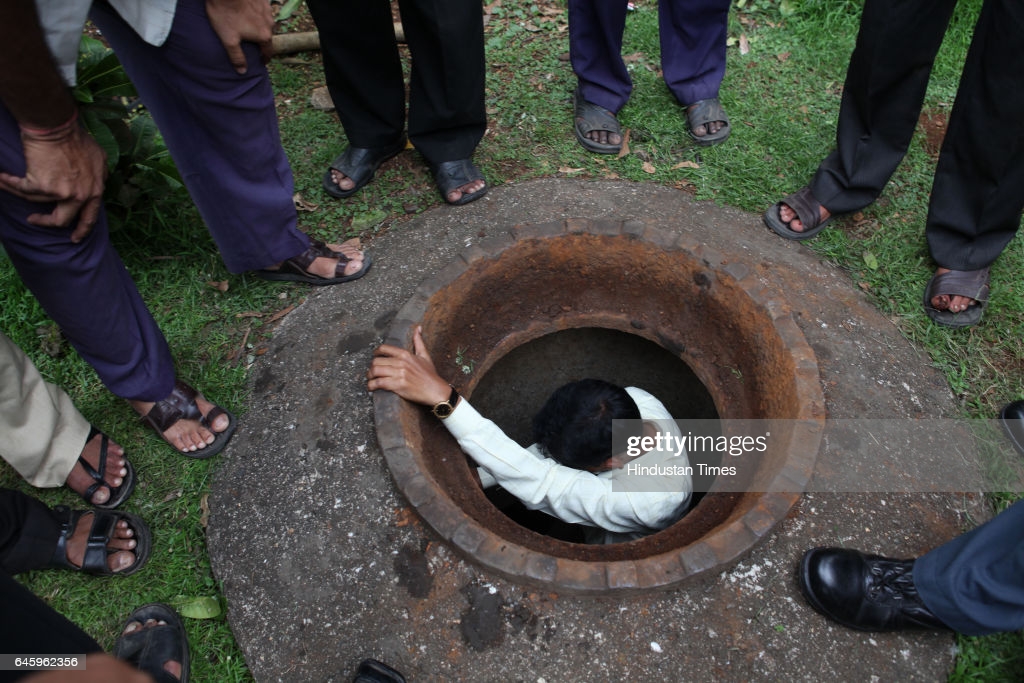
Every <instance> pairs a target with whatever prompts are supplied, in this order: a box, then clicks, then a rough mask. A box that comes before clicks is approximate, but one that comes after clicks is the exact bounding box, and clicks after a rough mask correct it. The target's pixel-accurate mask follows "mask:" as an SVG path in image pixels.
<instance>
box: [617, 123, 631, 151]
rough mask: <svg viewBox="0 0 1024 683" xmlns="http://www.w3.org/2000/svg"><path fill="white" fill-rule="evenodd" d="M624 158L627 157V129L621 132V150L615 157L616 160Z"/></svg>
mask: <svg viewBox="0 0 1024 683" xmlns="http://www.w3.org/2000/svg"><path fill="white" fill-rule="evenodd" d="M624 156H629V128H627V129H625V130H624V131H622V149H620V150H619V153H618V154H617V155H616V156H615V158H616V159H621V158H622V157H624Z"/></svg>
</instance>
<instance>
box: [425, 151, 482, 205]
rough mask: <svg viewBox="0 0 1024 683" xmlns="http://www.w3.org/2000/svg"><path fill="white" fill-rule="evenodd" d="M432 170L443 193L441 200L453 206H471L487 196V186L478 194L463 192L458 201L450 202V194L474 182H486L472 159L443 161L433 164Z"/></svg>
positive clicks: (477, 192) (478, 191) (435, 180)
mask: <svg viewBox="0 0 1024 683" xmlns="http://www.w3.org/2000/svg"><path fill="white" fill-rule="evenodd" d="M430 170H431V172H432V173H433V174H434V182H435V183H437V189H438V190H439V191H440V192H441V198H442V199H444V200H445V201H446V202H448V203H449V204H452V205H453V206H462V205H463V204H469V203H470V202H473V201H476V200H477V199H480V198H481V197H483V196H484V195H485V194H487V185H486V184H485V185H484V186H483V187H482V188H480V189H479V190H477V191H476V192H470V193H466V192H463V193H462V196H461V197H459V198H458V199H457V200H456V201H454V202H450V201H448V193H449V192H453V191H454V190H457V189H459V188H460V187H462V186H463V185H466V184H467V183H471V182H473V181H474V180H484V174H483V173H482V172H481V171H480V169H479V168H477V166H476V164H474V163H473V161H472V160H471V159H456V160H455V161H442V162H441V163H439V164H431V165H430ZM485 183H486V181H485Z"/></svg>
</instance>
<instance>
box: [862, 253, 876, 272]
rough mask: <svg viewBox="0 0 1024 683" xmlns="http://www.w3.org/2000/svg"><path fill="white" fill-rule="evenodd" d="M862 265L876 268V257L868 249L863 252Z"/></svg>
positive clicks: (872, 268)
mask: <svg viewBox="0 0 1024 683" xmlns="http://www.w3.org/2000/svg"><path fill="white" fill-rule="evenodd" d="M864 265H866V266H867V267H868V268H870V269H871V270H878V259H877V258H875V255H874V254H872V253H871V252H870V251H865V252H864Z"/></svg>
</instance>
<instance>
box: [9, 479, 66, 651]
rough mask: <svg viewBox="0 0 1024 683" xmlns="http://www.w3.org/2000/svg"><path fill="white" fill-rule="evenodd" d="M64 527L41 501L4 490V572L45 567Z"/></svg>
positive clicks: (10, 572) (25, 570) (16, 572)
mask: <svg viewBox="0 0 1024 683" xmlns="http://www.w3.org/2000/svg"><path fill="white" fill-rule="evenodd" d="M60 529H61V520H60V518H59V517H58V516H57V515H56V514H55V513H54V512H53V511H52V510H51V509H50V508H48V507H46V506H45V505H43V504H42V503H41V502H39V501H38V500H36V499H35V498H32V497H31V496H26V495H25V494H24V493H21V492H20V491H14V490H12V489H0V573H4V574H12V575H13V574H20V573H21V572H27V571H29V570H30V569H39V568H41V567H45V566H46V565H47V564H49V562H50V559H51V558H52V557H53V552H54V550H55V549H56V548H57V539H58V538H60ZM4 620H5V621H6V616H5V617H4ZM2 642H3V641H2V640H0V643H2Z"/></svg>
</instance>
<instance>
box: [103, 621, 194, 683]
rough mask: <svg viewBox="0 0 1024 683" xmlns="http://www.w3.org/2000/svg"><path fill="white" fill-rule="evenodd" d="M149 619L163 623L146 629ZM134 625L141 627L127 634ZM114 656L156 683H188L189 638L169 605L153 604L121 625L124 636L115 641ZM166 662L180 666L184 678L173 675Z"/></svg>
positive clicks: (189, 661) (182, 624)
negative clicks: (142, 672)
mask: <svg viewBox="0 0 1024 683" xmlns="http://www.w3.org/2000/svg"><path fill="white" fill-rule="evenodd" d="M150 620H153V621H156V622H161V621H162V622H164V623H163V624H159V623H158V624H156V625H154V626H148V627H147V626H145V624H146V622H147V621H150ZM132 623H137V624H139V625H140V626H141V627H142V628H137V629H135V630H134V631H132V632H131V633H125V630H127V628H128V626H129V625H130V624H132ZM111 654H113V655H114V656H115V657H117V658H118V659H120V660H121V661H123V662H127V663H129V664H131V665H132V666H134V667H135V668H136V669H139V670H140V671H144V672H146V673H147V674H149V675H150V676H152V677H153V680H155V681H157V683H188V678H189V671H190V663H191V656H190V654H189V648H188V636H187V635H186V634H185V625H184V623H182V620H181V617H179V616H178V613H177V612H175V611H174V610H173V609H172V608H171V607H170V606H169V605H165V604H163V603H159V602H151V603H149V604H148V605H143V606H142V607H139V608H138V609H136V610H135V611H134V612H132V613H131V614H130V615H129V616H128V619H127V620H126V621H125V622H124V625H122V627H121V636H120V637H119V638H118V639H117V640H116V641H115V642H114V649H113V651H112V653H111ZM165 662H178V663H179V664H181V677H180V678H175V677H174V676H173V675H171V673H170V672H169V671H168V670H167V669H165V668H164V663H165Z"/></svg>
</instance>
